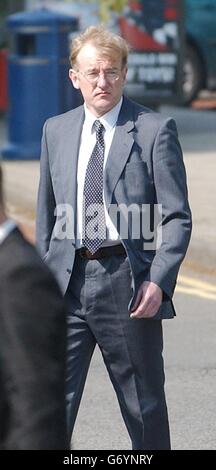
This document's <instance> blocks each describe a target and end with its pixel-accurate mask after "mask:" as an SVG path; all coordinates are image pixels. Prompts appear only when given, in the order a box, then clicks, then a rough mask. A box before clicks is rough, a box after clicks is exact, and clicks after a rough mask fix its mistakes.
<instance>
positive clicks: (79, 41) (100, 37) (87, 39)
mask: <svg viewBox="0 0 216 470" xmlns="http://www.w3.org/2000/svg"><path fill="white" fill-rule="evenodd" d="M87 43H90V44H92V45H94V46H95V47H97V48H98V49H99V50H100V51H101V52H102V53H103V54H104V56H108V57H112V56H113V54H116V55H118V56H119V57H121V62H122V68H123V67H124V66H125V65H126V64H127V58H128V52H129V46H128V44H127V42H126V41H125V40H124V39H123V38H122V37H121V36H118V35H117V34H114V33H112V32H111V31H108V30H107V29H105V28H104V27H103V26H102V25H99V26H89V27H88V28H87V29H86V30H85V31H84V32H83V33H80V34H79V35H78V36H76V37H75V38H74V39H73V40H72V42H71V50H70V57H69V59H70V64H71V67H72V68H74V66H75V65H76V60H77V56H78V54H79V52H80V51H81V49H82V48H83V46H84V45H85V44H87Z"/></svg>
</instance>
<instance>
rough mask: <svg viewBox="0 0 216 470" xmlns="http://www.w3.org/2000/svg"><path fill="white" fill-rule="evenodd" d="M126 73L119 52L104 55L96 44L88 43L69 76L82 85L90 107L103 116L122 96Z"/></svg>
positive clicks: (84, 96)
mask: <svg viewBox="0 0 216 470" xmlns="http://www.w3.org/2000/svg"><path fill="white" fill-rule="evenodd" d="M126 73H127V67H126V66H125V67H124V68H122V64H121V58H120V57H119V56H116V55H114V54H113V57H108V56H106V57H104V56H103V54H102V52H101V51H98V50H97V48H96V47H95V46H93V45H92V44H85V46H83V48H82V49H81V50H80V52H79V54H78V56H77V61H76V66H75V70H74V69H70V72H69V76H70V79H71V81H72V83H73V85H74V87H75V88H77V89H80V91H81V93H82V96H83V99H84V101H85V103H86V106H87V108H88V109H89V110H90V111H91V112H92V113H93V114H94V115H95V116H96V117H100V116H103V114H105V113H107V112H108V111H110V110H111V109H112V108H113V107H114V106H115V105H116V104H117V103H118V101H119V100H120V98H121V96H122V92H123V86H124V82H125V77H126Z"/></svg>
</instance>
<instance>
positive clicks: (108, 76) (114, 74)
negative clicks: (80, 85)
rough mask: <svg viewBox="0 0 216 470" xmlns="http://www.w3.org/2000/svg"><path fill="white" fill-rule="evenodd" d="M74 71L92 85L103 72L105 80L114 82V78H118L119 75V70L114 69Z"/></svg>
mask: <svg viewBox="0 0 216 470" xmlns="http://www.w3.org/2000/svg"><path fill="white" fill-rule="evenodd" d="M76 72H78V73H80V74H81V75H82V76H83V77H84V78H86V80H87V81H88V82H89V83H91V84H92V85H95V84H96V83H97V82H98V80H99V78H100V77H101V74H103V77H104V78H105V80H107V81H108V82H110V83H114V82H116V80H118V79H119V77H120V70H115V69H113V70H112V69H111V70H103V71H102V72H94V71H92V72H81V70H76Z"/></svg>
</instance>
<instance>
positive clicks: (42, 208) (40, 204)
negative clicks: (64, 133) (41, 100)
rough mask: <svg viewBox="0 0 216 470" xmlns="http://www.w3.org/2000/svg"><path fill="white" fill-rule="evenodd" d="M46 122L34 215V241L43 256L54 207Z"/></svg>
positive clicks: (47, 241) (49, 237)
mask: <svg viewBox="0 0 216 470" xmlns="http://www.w3.org/2000/svg"><path fill="white" fill-rule="evenodd" d="M47 122H48V121H47ZM47 122H46V123H45V124H44V128H43V136H42V142H41V158H40V182H39V189H38V200H37V215H36V243H37V247H38V249H39V252H40V254H41V256H42V257H43V258H44V257H45V255H46V253H47V252H48V250H49V243H50V239H51V234H52V231H53V227H54V225H55V215H54V211H55V207H56V202H55V196H54V192H53V187H52V179H51V173H50V156H49V150H48V144H47Z"/></svg>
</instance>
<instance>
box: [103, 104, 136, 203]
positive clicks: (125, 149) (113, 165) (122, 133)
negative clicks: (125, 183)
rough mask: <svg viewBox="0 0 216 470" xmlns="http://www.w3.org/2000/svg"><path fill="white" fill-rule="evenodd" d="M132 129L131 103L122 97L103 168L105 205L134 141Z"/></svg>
mask: <svg viewBox="0 0 216 470" xmlns="http://www.w3.org/2000/svg"><path fill="white" fill-rule="evenodd" d="M132 129H134V118H133V109H132V103H131V102H130V101H129V100H127V99H126V98H124V100H123V104H122V107H121V110H120V113H119V117H118V121H117V124H116V129H115V134H114V137H113V141H112V145H111V148H110V151H109V155H108V159H107V164H106V168H105V175H104V195H105V202H106V206H107V207H108V206H109V204H110V203H111V200H112V194H113V191H114V189H115V186H116V184H117V182H118V180H119V178H120V175H121V173H122V171H123V169H124V166H125V165H126V162H127V160H128V157H129V155H130V151H131V148H132V146H133V143H134V138H133V134H132V132H131V131H132Z"/></svg>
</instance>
